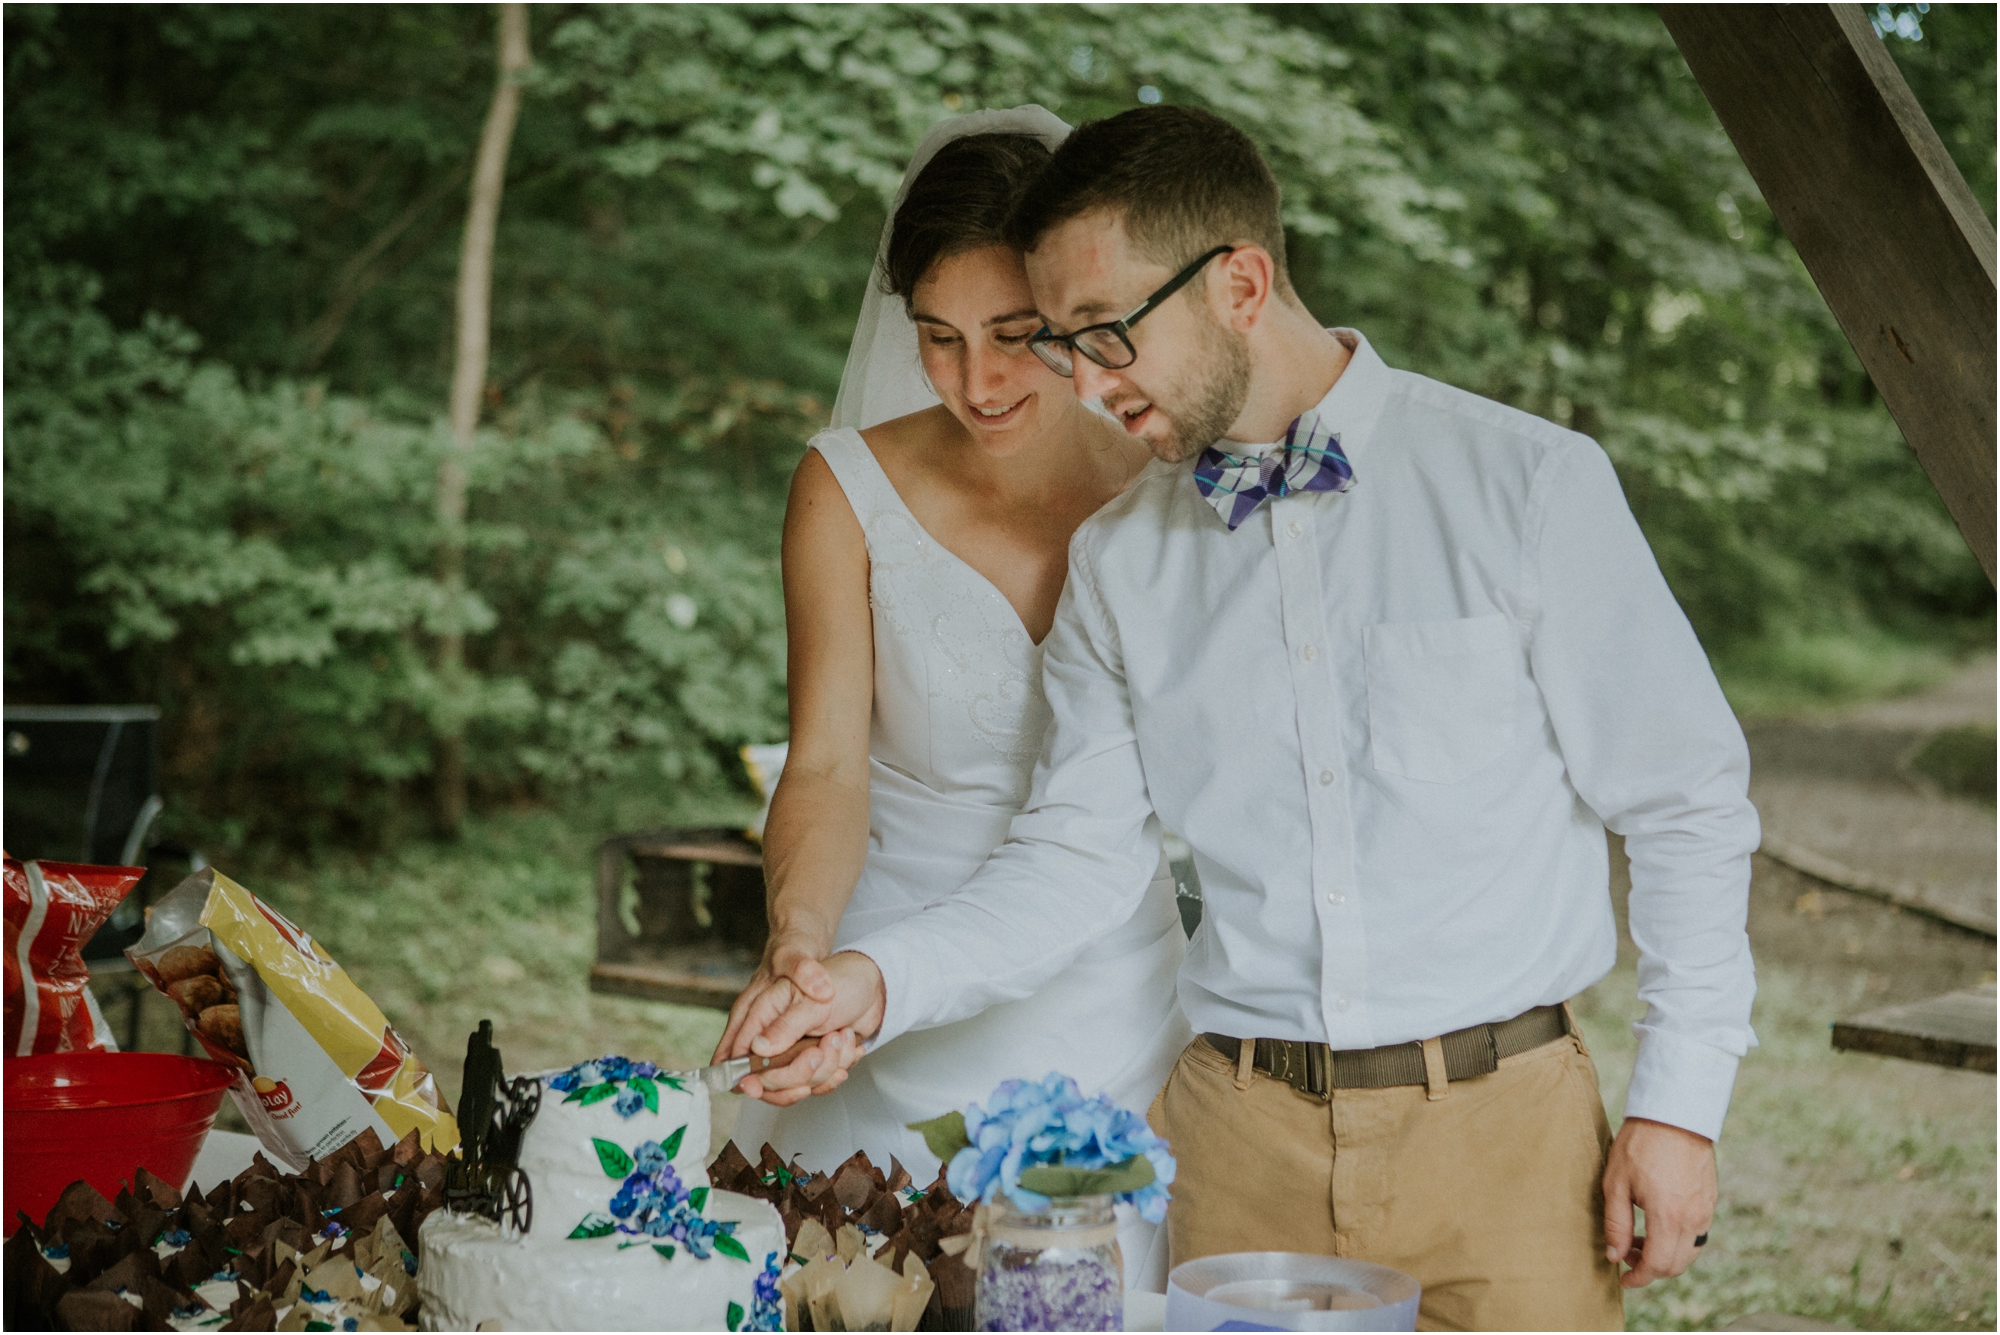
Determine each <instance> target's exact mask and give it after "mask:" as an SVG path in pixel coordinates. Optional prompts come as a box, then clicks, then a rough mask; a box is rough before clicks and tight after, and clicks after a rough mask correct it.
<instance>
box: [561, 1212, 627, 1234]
mask: <svg viewBox="0 0 2000 1335" xmlns="http://www.w3.org/2000/svg"><path fill="white" fill-rule="evenodd" d="M617 1227H618V1225H617V1224H615V1223H613V1222H612V1219H611V1216H610V1215H603V1214H598V1213H596V1212H594V1211H593V1212H592V1213H590V1214H587V1215H585V1216H584V1217H583V1222H582V1223H580V1224H578V1225H577V1226H576V1227H575V1228H573V1229H571V1230H570V1231H569V1235H570V1237H571V1238H608V1237H610V1236H611V1232H612V1230H613V1229H615V1228H617Z"/></svg>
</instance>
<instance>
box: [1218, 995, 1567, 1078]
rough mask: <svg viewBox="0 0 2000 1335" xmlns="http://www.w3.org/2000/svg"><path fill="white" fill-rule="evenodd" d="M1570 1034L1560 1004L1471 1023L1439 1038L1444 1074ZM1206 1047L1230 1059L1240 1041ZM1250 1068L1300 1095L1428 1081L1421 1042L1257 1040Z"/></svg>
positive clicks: (1223, 1039)
mask: <svg viewBox="0 0 2000 1335" xmlns="http://www.w3.org/2000/svg"><path fill="white" fill-rule="evenodd" d="M1568 1032H1569V1022H1568V1021H1567V1020H1566V1019H1565V1018H1564V1014H1563V1008H1562V1007H1561V1006H1537V1007H1535V1009H1533V1010H1531V1011H1527V1012H1524V1013H1523V1014H1520V1015H1516V1016H1515V1017H1514V1018H1513V1019H1511V1020H1503V1021H1501V1022H1500V1023H1499V1024H1475V1025H1473V1026H1472V1027H1471V1028H1470V1029H1460V1030H1457V1031H1455V1032H1453V1033H1449V1034H1446V1035H1444V1036H1443V1038H1442V1039H1441V1040H1440V1041H1441V1043H1442V1046H1443V1048H1444V1072H1445V1078H1446V1079H1448V1080H1470V1079H1471V1078H1472V1077H1473V1076H1476V1075H1486V1074H1488V1073H1489V1072H1491V1071H1494V1070H1496V1069H1498V1067H1499V1065H1500V1059H1501V1058H1502V1057H1511V1056H1513V1055H1514V1054H1515V1053H1517V1052H1526V1051H1527V1050H1528V1049H1530V1048H1538V1047H1540V1046H1541V1045H1542V1044H1544V1043H1553V1042H1555V1041H1556V1040H1557V1039H1559V1038H1561V1037H1562V1036H1563V1035H1564V1034H1567V1033H1568ZM1202 1038H1203V1039H1204V1040H1206V1042H1207V1043H1208V1045H1209V1046H1210V1047H1212V1048H1214V1049H1215V1050H1216V1051H1217V1052H1220V1053H1221V1054H1222V1055H1223V1056H1225V1057H1227V1058H1229V1059H1230V1060H1231V1061H1235V1060H1237V1056H1238V1053H1239V1052H1240V1051H1241V1047H1242V1042H1243V1040H1242V1039H1240V1038H1231V1037H1230V1036H1229V1035H1227V1034H1203V1035H1202ZM1251 1064H1252V1066H1253V1067H1254V1068H1255V1069H1256V1070H1259V1071H1262V1072H1264V1073H1265V1074H1266V1075H1268V1076H1271V1077H1272V1078H1273V1079H1277V1080H1282V1081H1284V1082H1285V1083H1286V1084H1288V1085H1290V1086H1291V1087H1292V1088H1293V1089H1296V1090H1298V1091H1299V1092H1300V1093H1301V1094H1310V1095H1312V1096H1313V1097H1314V1098H1319V1099H1324V1098H1330V1097H1332V1091H1333V1090H1336V1089H1387V1088H1389V1087H1390V1086H1392V1085H1421V1084H1424V1083H1426V1077H1425V1073H1424V1048H1423V1044H1421V1043H1395V1044H1391V1045H1390V1046H1388V1047H1382V1048H1350V1049H1343V1050H1340V1051H1335V1050H1332V1049H1329V1048H1328V1047H1327V1045H1326V1044H1324V1043H1300V1042H1294V1041H1292V1040H1290V1039H1283V1038H1260V1039H1258V1040H1257V1055H1256V1058H1255V1059H1254V1061H1253V1062H1252V1063H1251Z"/></svg>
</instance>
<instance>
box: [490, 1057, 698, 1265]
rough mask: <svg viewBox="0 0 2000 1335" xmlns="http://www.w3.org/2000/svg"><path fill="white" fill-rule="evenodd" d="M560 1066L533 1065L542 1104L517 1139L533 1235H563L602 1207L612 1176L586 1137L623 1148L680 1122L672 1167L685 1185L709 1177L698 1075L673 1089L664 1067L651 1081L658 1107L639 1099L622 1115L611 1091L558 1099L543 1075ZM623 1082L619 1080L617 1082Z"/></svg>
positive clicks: (630, 1150)
mask: <svg viewBox="0 0 2000 1335" xmlns="http://www.w3.org/2000/svg"><path fill="white" fill-rule="evenodd" d="M561 1074H562V1072H560V1071H543V1072H540V1073H539V1078H540V1079H541V1082H542V1103H541V1107H540V1109H539V1110H538V1111H537V1112H536V1113H535V1120H534V1121H532V1122H530V1123H529V1124H528V1132H527V1135H525V1136H524V1137H522V1140H521V1171H522V1172H523V1173H525V1174H526V1175H527V1178H528V1186H529V1189H530V1190H531V1191H532V1192H533V1193H534V1204H535V1218H534V1223H533V1224H532V1225H531V1226H530V1229H529V1231H530V1232H531V1233H533V1234H534V1235H535V1236H536V1237H537V1238H542V1237H553V1238H563V1237H566V1236H567V1235H568V1234H569V1232H570V1230H571V1229H573V1228H575V1227H576V1226H577V1225H578V1224H579V1223H581V1222H583V1217H584V1216H585V1215H587V1214H591V1213H592V1212H595V1213H598V1214H602V1213H604V1210H605V1207H606V1206H608V1205H609V1204H610V1203H611V1197H612V1195H613V1194H614V1193H616V1192H617V1190H618V1185H619V1184H618V1180H617V1179H615V1178H612V1177H610V1176H608V1175H607V1174H606V1173H605V1171H604V1164H603V1162H602V1161H601V1160H600V1159H599V1158H598V1152H597V1147H596V1145H595V1144H593V1142H594V1141H597V1140H603V1141H606V1142H608V1143H610V1144H613V1145H616V1146H618V1147H619V1148H620V1149H622V1150H624V1151H625V1152H626V1153H627V1154H628V1155H630V1154H637V1153H638V1149H639V1146H640V1145H642V1144H644V1143H645V1142H647V1141H657V1142H659V1143H661V1144H664V1143H665V1142H666V1141H667V1140H669V1139H670V1138H672V1136H673V1134H674V1132H675V1131H676V1130H681V1129H682V1128H685V1129H684V1130H681V1143H680V1148H679V1149H678V1150H676V1151H675V1153H674V1157H673V1165H674V1172H675V1173H676V1174H677V1175H678V1176H679V1177H680V1180H681V1181H682V1182H683V1183H684V1184H686V1185H687V1186H688V1187H690V1188H693V1187H704V1186H707V1185H708V1169H707V1167H706V1165H707V1163H708V1126H709V1122H708V1090H707V1089H706V1088H705V1087H704V1086H703V1085H701V1084H700V1083H699V1082H698V1081H689V1082H687V1084H688V1088H687V1089H685V1090H677V1089H675V1088H673V1086H671V1085H669V1084H667V1083H666V1074H665V1073H663V1074H662V1076H661V1077H659V1078H658V1079H656V1080H655V1081H654V1088H655V1090H656V1091H657V1092H658V1095H659V1105H660V1108H659V1111H658V1112H654V1111H653V1110H652V1109H650V1108H644V1107H642V1108H640V1109H639V1110H638V1111H637V1112H635V1113H633V1114H632V1115H631V1116H629V1117H625V1116H621V1115H620V1114H619V1112H618V1111H617V1099H616V1098H607V1099H601V1100H599V1101H597V1102H595V1103H592V1104H589V1105H587V1106H586V1105H585V1104H583V1103H582V1102H581V1101H579V1102H575V1103H565V1102H564V1101H563V1100H565V1099H567V1098H568V1097H569V1095H568V1094H566V1093H565V1092H564V1091H562V1090H560V1089H552V1088H550V1087H549V1077H551V1076H556V1075H561ZM627 1087H629V1086H627V1085H626V1084H624V1083H623V1082H621V1084H620V1088H621V1089H623V1088H627Z"/></svg>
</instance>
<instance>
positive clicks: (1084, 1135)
mask: <svg viewBox="0 0 2000 1335" xmlns="http://www.w3.org/2000/svg"><path fill="white" fill-rule="evenodd" d="M965 1134H966V1136H967V1138H968V1139H970V1140H971V1142H972V1143H971V1144H970V1145H968V1146H966V1147H965V1148H964V1149H962V1150H960V1151H959V1152H958V1153H957V1154H956V1155H954V1156H952V1160H951V1163H950V1164H949V1165H947V1166H946V1168H945V1183H946V1185H947V1186H949V1187H950V1188H951V1191H952V1194H953V1195H955V1196H957V1197H958V1198H959V1199H960V1200H962V1201H972V1200H980V1201H985V1202H989V1203H990V1202H991V1201H992V1200H993V1198H994V1197H995V1196H996V1195H998V1194H999V1193H1000V1192H1002V1191H1004V1192H1006V1193H1007V1195H1008V1196H1009V1198H1011V1199H1012V1200H1013V1202H1014V1203H1015V1205H1017V1206H1019V1207H1020V1208H1021V1209H1024V1210H1038V1209H1043V1208H1046V1207H1047V1205H1048V1198H1047V1197H1046V1196H1040V1195H1037V1194H1036V1193H1034V1192H1032V1191H1028V1190H1025V1189H1024V1188H1023V1187H1022V1186H1021V1185H1020V1182H1021V1171H1022V1169H1024V1168H1031V1167H1034V1166H1035V1165H1037V1164H1054V1163H1059V1164H1062V1165H1063V1166H1064V1167H1067V1168H1109V1167H1111V1166H1112V1165H1113V1164H1119V1163H1123V1162H1125V1160H1127V1159H1130V1158H1133V1157H1135V1156H1138V1155H1144V1156H1145V1158H1146V1161H1147V1162H1148V1163H1150V1164H1152V1166H1153V1174H1154V1180H1153V1181H1152V1182H1151V1183H1149V1184H1148V1185H1147V1186H1145V1187H1142V1188H1141V1189H1139V1190H1138V1191H1128V1192H1122V1193H1120V1194H1119V1196H1118V1199H1119V1200H1122V1201H1128V1202H1130V1203H1131V1204H1132V1205H1133V1206H1134V1207H1135V1208H1136V1209H1137V1210H1138V1211H1139V1214H1140V1216H1141V1217H1142V1218H1144V1219H1145V1220H1146V1221H1147V1222H1148V1223H1154V1224H1157V1223H1159V1222H1160V1221H1161V1220H1162V1219H1164V1218H1165V1217H1166V1211H1167V1200H1168V1196H1169V1193H1168V1191H1167V1187H1168V1186H1169V1185H1171V1184H1172V1182H1173V1180H1174V1168H1175V1165H1174V1157H1173V1154H1172V1153H1171V1151H1169V1149H1168V1148H1167V1143H1166V1142H1165V1141H1164V1140H1162V1139H1160V1137H1159V1136H1157V1135H1155V1134H1154V1133H1153V1130H1152V1128H1151V1127H1149V1126H1147V1125H1146V1119H1145V1118H1143V1117H1141V1116H1139V1115H1138V1114H1136V1113H1133V1112H1130V1111H1128V1110H1127V1109H1124V1108H1120V1107H1119V1106H1118V1105H1117V1104H1115V1103H1113V1102H1111V1100H1110V1099H1107V1098H1105V1097H1104V1096H1103V1095H1099V1096H1097V1097H1096V1098H1092V1099H1086V1098H1084V1097H1083V1093H1082V1091H1081V1090H1080V1089H1078V1088H1077V1084H1076V1081H1074V1080H1072V1079H1070V1078H1069V1077H1068V1076H1066V1075H1059V1074H1056V1073H1054V1072H1051V1073H1050V1074H1049V1075H1048V1076H1047V1077H1046V1078H1044V1079H1042V1080H1040V1081H1026V1080H1008V1081H1005V1082H1003V1083H1002V1084H1001V1085H1000V1087H999V1088H998V1089H996V1090H994V1091H993V1096H992V1097H991V1098H990V1099H988V1100H987V1105H986V1106H985V1107H984V1108H982V1107H981V1106H980V1105H978V1104H976V1103H975V1104H973V1105H972V1106H971V1107H969V1108H967V1109H966V1110H965Z"/></svg>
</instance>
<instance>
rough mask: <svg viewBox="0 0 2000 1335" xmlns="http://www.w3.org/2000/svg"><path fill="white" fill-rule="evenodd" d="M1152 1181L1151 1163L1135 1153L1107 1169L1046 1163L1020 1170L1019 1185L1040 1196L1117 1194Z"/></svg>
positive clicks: (1133, 1189) (1143, 1156)
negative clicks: (1069, 1166)
mask: <svg viewBox="0 0 2000 1335" xmlns="http://www.w3.org/2000/svg"><path fill="white" fill-rule="evenodd" d="M1152 1181H1153V1164H1152V1161H1151V1160H1149V1159H1147V1158H1146V1156H1145V1155H1143V1154H1135V1155H1133V1156H1132V1157H1131V1158H1129V1159H1127V1160H1125V1161H1124V1162H1123V1163H1116V1164H1113V1165H1111V1166H1110V1167H1109V1168H1066V1167H1064V1166H1063V1165H1061V1164H1047V1163H1045V1164H1036V1165H1035V1166H1034V1167H1032V1168H1023V1169H1022V1170H1021V1186H1022V1187H1023V1188H1025V1189H1026V1190H1028V1191H1032V1192H1034V1193H1036V1194H1037V1195H1041V1196H1096V1195H1100V1194H1101V1195H1112V1196H1116V1195H1121V1194H1123V1193H1125V1192H1128V1191H1137V1190H1139V1189H1140V1188H1141V1187H1145V1186H1150V1185H1151V1184H1152Z"/></svg>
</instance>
